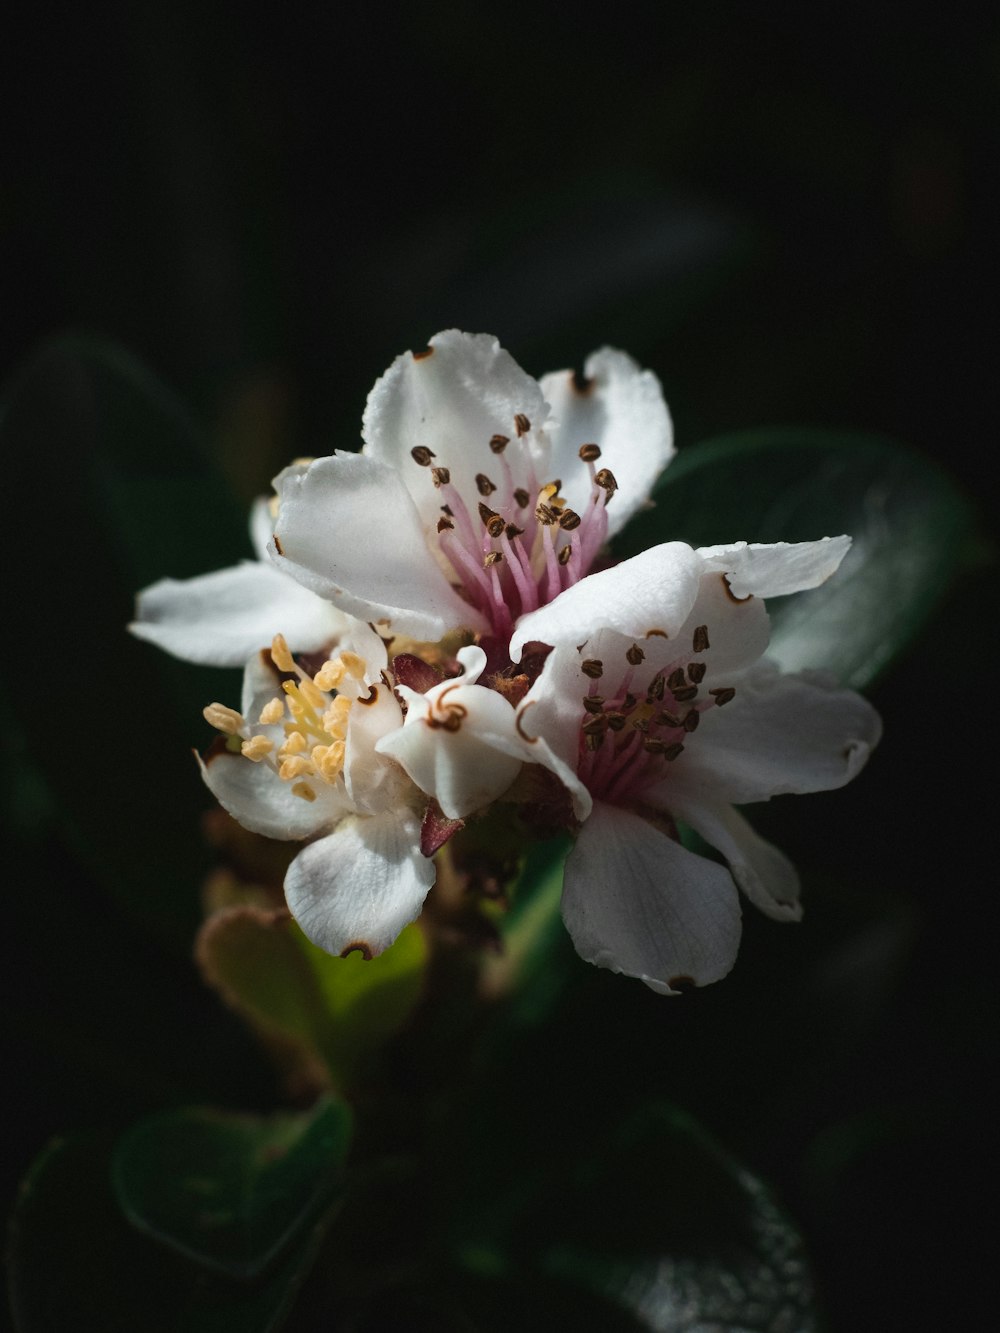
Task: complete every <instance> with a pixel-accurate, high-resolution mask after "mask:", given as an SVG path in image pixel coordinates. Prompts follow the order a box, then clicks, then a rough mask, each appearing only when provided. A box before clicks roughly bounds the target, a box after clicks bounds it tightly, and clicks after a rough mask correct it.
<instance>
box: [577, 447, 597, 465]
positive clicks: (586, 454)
mask: <svg viewBox="0 0 1000 1333" xmlns="http://www.w3.org/2000/svg"><path fill="white" fill-rule="evenodd" d="M600 456H601V451H600V448H599V447H598V446H597V445H596V444H581V445H580V457H581V458H582V459H583V461H584V462H585V463H596V462H597V460H598V459H599V458H600Z"/></svg>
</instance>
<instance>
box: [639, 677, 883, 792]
mask: <svg viewBox="0 0 1000 1333" xmlns="http://www.w3.org/2000/svg"><path fill="white" fill-rule="evenodd" d="M881 733H882V724H881V722H880V721H879V716H878V714H877V713H876V712H875V710H874V708H872V706H871V704H869V703H868V702H867V701H866V700H865V699H862V697H861V696H860V695H859V694H855V693H854V692H853V691H852V690H843V689H839V688H838V687H837V686H835V685H834V684H832V683H831V682H830V681H829V680H827V679H826V678H824V677H821V676H818V675H815V674H813V675H807V676H804V675H799V676H783V675H781V673H780V672H779V671H778V670H777V668H776V667H775V666H774V665H773V663H770V662H762V663H760V665H759V666H757V667H756V668H755V669H754V670H753V671H751V672H749V673H747V675H745V676H743V677H742V678H741V680H740V682H739V683H738V684H737V686H736V696H735V698H734V699H733V700H732V701H731V702H730V703H727V704H726V705H725V707H723V708H710V709H707V710H706V711H705V712H704V713H702V715H701V725H700V726H699V728H698V730H697V732H696V733H695V734H694V736H692V738H691V741H690V743H689V744H688V745H687V747H686V749H685V751H684V754H683V755H681V756H680V758H679V759H677V760H676V761H675V762H674V763H673V764H672V765H671V771H670V773H669V775H668V777H667V778H666V779H665V781H664V783H663V784H662V785H661V788H660V789H659V790H658V791H657V792H656V793H655V796H654V794H653V793H650V798H651V799H653V800H654V802H655V803H656V804H657V805H664V804H665V805H666V806H668V807H670V801H671V795H670V793H671V792H672V791H674V792H676V793H677V794H678V796H681V795H683V799H684V800H686V801H687V800H691V799H694V800H698V799H705V800H709V801H715V802H719V801H726V802H732V803H733V804H735V805H744V804H747V803H748V802H751V801H766V800H768V799H769V798H770V797H772V796H780V795H782V794H784V793H788V792H796V793H801V792H810V791H832V790H833V789H834V788H836V787H843V786H844V785H845V784H846V783H848V782H850V781H851V779H852V778H853V777H856V776H857V774H858V773H859V772H860V771H861V769H862V768H863V767H864V765H865V763H866V762H867V760H868V756H869V754H871V752H872V750H873V749H874V747H875V746H876V745H877V743H878V740H879V737H880V735H881Z"/></svg>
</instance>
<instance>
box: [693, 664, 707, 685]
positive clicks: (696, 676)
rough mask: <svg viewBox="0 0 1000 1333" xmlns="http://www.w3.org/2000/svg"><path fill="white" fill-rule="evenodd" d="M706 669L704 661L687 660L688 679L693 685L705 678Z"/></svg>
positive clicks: (698, 683)
mask: <svg viewBox="0 0 1000 1333" xmlns="http://www.w3.org/2000/svg"><path fill="white" fill-rule="evenodd" d="M707 669H708V668H707V667H706V666H705V663H704V662H689V663H688V680H689V681H691V683H692V684H693V685H700V684H701V682H702V681H703V680H704V679H705V672H706V671H707Z"/></svg>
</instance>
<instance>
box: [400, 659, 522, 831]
mask: <svg viewBox="0 0 1000 1333" xmlns="http://www.w3.org/2000/svg"><path fill="white" fill-rule="evenodd" d="M463 658H464V661H463V665H464V666H467V667H468V668H469V675H471V676H472V678H473V679H476V678H477V677H478V675H479V673H480V672H481V671H482V668H483V666H484V665H485V662H486V654H485V653H484V652H483V651H482V649H481V648H467V649H463V650H461V651H460V652H459V659H460V660H462V659H463ZM480 659H481V660H480ZM466 678H467V677H463V678H459V679H455V680H446V681H444V682H443V683H442V684H440V685H435V686H434V688H433V689H430V690H428V691H427V693H426V694H417V693H416V692H415V691H414V690H410V689H406V688H405V687H403V689H402V690H401V693H405V697H406V700H407V705H408V706H407V712H406V723H405V725H404V726H402V727H400V728H399V730H398V731H394V732H392V733H391V734H390V735H388V736H385V737H384V738H383V739H382V740H381V741H379V743H378V746H377V747H376V748H377V749H378V751H379V753H380V754H384V755H390V756H391V757H392V758H393V759H395V760H396V762H397V763H398V764H400V765H402V767H403V768H404V769H405V770H406V772H407V773H408V774H409V776H410V777H411V778H412V779H413V781H414V782H415V783H416V784H417V786H418V787H419V788H420V789H421V791H424V792H426V793H427V794H428V795H429V796H433V797H434V798H435V800H436V801H437V803H438V805H440V807H441V809H442V811H443V812H444V814H445V815H446V816H447V817H448V818H449V819H464V818H465V816H466V815H469V814H471V813H472V812H473V811H474V810H480V809H482V808H483V807H484V806H486V805H489V804H490V802H491V801H495V800H496V799H497V797H498V796H502V795H503V793H504V792H505V791H506V790H507V788H508V787H509V786H510V785H511V783H512V782H513V781H514V779H515V778H516V777H517V775H518V773H519V771H520V768H521V763H522V751H523V750H524V745H523V743H522V742H521V741H520V740H519V738H518V735H517V730H516V714H515V712H514V709H513V708H512V707H511V705H510V704H509V703H508V702H507V700H506V699H504V698H503V697H502V696H501V695H499V694H497V692H496V691H495V690H490V689H487V688H486V687H485V686H483V685H475V684H473V685H467V684H465V679H466ZM452 728H454V729H452Z"/></svg>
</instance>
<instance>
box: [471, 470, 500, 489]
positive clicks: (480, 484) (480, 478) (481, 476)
mask: <svg viewBox="0 0 1000 1333" xmlns="http://www.w3.org/2000/svg"><path fill="white" fill-rule="evenodd" d="M476 489H477V490H478V492H479V494H480V495H492V494H493V492H494V491H495V490H496V485H495V484H494V483H493V482H492V481H490V479H489V477H488V476H487V475H486V473H485V472H477V473H476Z"/></svg>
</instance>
